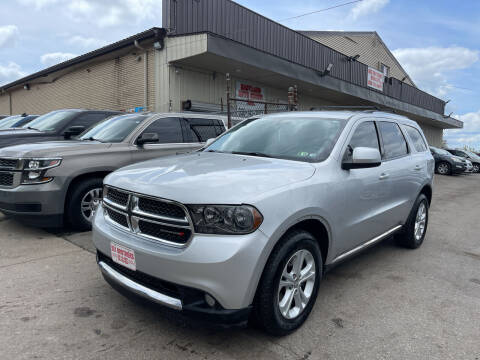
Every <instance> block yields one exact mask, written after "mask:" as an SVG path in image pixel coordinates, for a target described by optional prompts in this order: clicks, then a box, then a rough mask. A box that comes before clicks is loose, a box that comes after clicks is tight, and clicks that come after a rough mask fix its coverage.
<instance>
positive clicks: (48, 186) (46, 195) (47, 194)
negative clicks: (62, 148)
mask: <svg viewBox="0 0 480 360" xmlns="http://www.w3.org/2000/svg"><path fill="white" fill-rule="evenodd" d="M55 180H56V179H55V178H54V180H53V181H51V182H49V183H45V184H38V185H19V186H17V187H14V188H0V211H1V212H3V213H5V214H7V215H13V216H14V217H15V218H17V219H19V220H21V221H24V222H26V223H29V224H31V225H36V226H45V227H50V226H60V225H62V223H63V211H64V201H63V199H64V196H65V194H64V191H63V188H62V186H61V185H59V184H57V182H56V181H55Z"/></svg>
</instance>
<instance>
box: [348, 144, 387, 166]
mask: <svg viewBox="0 0 480 360" xmlns="http://www.w3.org/2000/svg"><path fill="white" fill-rule="evenodd" d="M381 164H382V157H381V155H380V151H378V149H374V148H369V147H356V148H355V149H353V154H352V160H351V161H344V162H343V163H342V169H344V170H350V169H364V168H371V167H377V166H380V165H381Z"/></svg>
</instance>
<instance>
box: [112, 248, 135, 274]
mask: <svg viewBox="0 0 480 360" xmlns="http://www.w3.org/2000/svg"><path fill="white" fill-rule="evenodd" d="M110 252H111V253H112V260H113V262H116V263H117V264H120V265H123V266H125V267H126V268H129V269H130V270H133V271H135V270H137V264H136V262H135V252H134V251H133V250H131V249H129V248H126V247H125V246H121V245H118V244H115V243H113V242H112V243H110Z"/></svg>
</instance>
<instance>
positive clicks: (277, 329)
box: [254, 230, 323, 336]
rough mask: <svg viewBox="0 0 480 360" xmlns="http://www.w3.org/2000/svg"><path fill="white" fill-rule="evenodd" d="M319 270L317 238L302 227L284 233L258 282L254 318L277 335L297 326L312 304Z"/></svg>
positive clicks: (320, 265) (319, 277)
mask: <svg viewBox="0 0 480 360" xmlns="http://www.w3.org/2000/svg"><path fill="white" fill-rule="evenodd" d="M322 271H323V262H322V256H321V253H320V248H319V246H318V242H317V240H316V239H315V238H314V237H313V236H312V235H311V234H310V233H308V232H306V231H303V230H294V231H291V232H289V233H287V234H286V235H285V236H284V237H283V239H282V240H280V243H279V244H278V245H277V246H276V247H275V249H274V251H273V252H272V254H271V255H270V258H269V260H268V262H267V265H266V267H265V270H264V272H263V275H262V279H261V281H260V283H259V285H258V288H257V293H256V297H255V303H254V316H255V318H256V319H255V320H256V322H257V323H258V324H259V325H260V326H261V327H262V328H264V329H265V330H266V331H267V332H269V333H270V334H272V335H277V336H282V335H287V334H289V333H291V332H292V331H294V330H296V329H297V328H299V327H300V326H301V325H302V324H303V323H304V322H305V320H306V319H307V317H308V315H309V314H310V312H311V310H312V308H313V305H314V304H315V300H316V297H317V293H318V287H319V285H320V280H321V277H322Z"/></svg>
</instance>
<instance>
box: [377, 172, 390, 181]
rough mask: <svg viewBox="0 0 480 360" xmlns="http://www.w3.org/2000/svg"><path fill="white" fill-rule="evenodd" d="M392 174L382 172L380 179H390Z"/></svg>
mask: <svg viewBox="0 0 480 360" xmlns="http://www.w3.org/2000/svg"><path fill="white" fill-rule="evenodd" d="M389 176H390V175H388V174H387V173H381V174H380V177H379V178H378V179H379V180H385V179H388V177H389Z"/></svg>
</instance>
